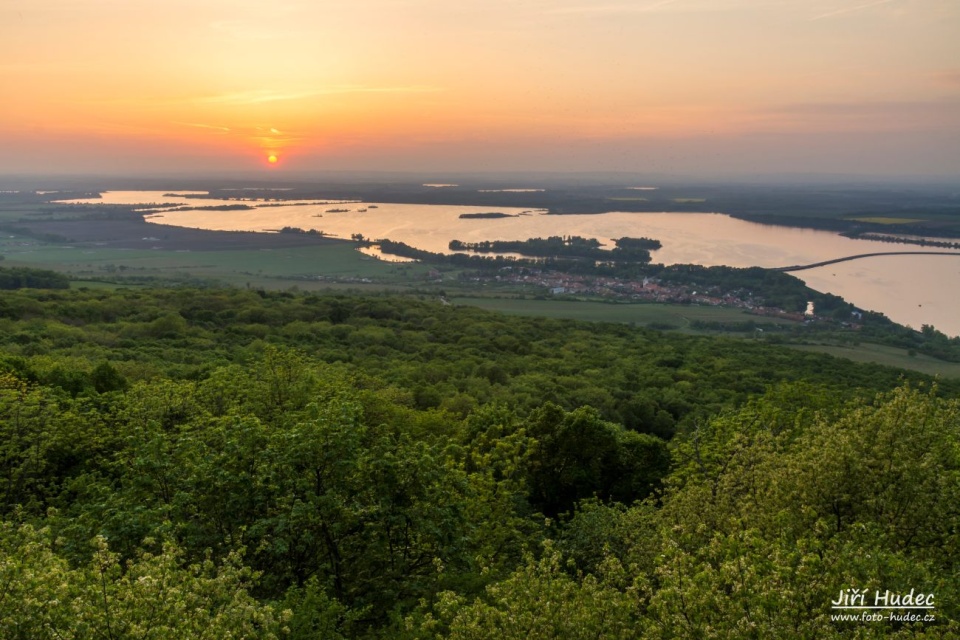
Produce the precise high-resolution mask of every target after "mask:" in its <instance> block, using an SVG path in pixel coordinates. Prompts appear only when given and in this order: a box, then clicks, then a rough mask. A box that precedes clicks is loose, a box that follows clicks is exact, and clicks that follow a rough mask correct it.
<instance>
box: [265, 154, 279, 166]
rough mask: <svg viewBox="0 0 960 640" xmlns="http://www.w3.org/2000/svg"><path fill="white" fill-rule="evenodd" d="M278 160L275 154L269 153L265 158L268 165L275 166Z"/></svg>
mask: <svg viewBox="0 0 960 640" xmlns="http://www.w3.org/2000/svg"><path fill="white" fill-rule="evenodd" d="M279 160H280V158H278V157H277V155H276V154H275V153H271V154H270V155H268V156H267V162H269V163H270V164H277V162H278V161H279Z"/></svg>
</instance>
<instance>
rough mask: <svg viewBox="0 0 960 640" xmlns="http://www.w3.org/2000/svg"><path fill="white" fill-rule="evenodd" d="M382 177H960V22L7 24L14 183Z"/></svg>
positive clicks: (370, 17)
mask: <svg viewBox="0 0 960 640" xmlns="http://www.w3.org/2000/svg"><path fill="white" fill-rule="evenodd" d="M271 155H272V156H274V157H275V159H276V162H275V163H270V162H268V160H267V158H268V157H269V156H271ZM364 170H376V171H416V172H433V171H435V172H503V171H547V172H566V171H570V172H583V171H589V172H633V173H649V174H676V175H739V176H750V175H762V174H770V173H799V174H807V173H817V174H831V173H838V174H839V173H842V174H851V175H863V176H888V175H907V176H945V177H960V2H958V1H957V0H592V1H588V0H2V2H0V172H3V173H5V174H21V173H41V172H51V173H95V172H99V173H150V172H212V173H221V174H222V173H229V172H238V171H263V172H265V175H266V172H274V173H276V174H278V175H283V174H284V172H287V173H289V174H292V173H294V172H313V171H364Z"/></svg>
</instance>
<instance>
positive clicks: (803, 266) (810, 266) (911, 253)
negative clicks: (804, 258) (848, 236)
mask: <svg viewBox="0 0 960 640" xmlns="http://www.w3.org/2000/svg"><path fill="white" fill-rule="evenodd" d="M874 256H960V252H958V251H881V252H878V253H858V254H857V255H855V256H845V257H843V258H834V259H833V260H824V261H823V262H814V263H813V264H795V265H793V266H790V267H773V268H771V269H770V271H803V270H804V269H815V268H817V267H824V266H826V265H828V264H836V263H838V262H848V261H850V260H859V259H860V258H872V257H874Z"/></svg>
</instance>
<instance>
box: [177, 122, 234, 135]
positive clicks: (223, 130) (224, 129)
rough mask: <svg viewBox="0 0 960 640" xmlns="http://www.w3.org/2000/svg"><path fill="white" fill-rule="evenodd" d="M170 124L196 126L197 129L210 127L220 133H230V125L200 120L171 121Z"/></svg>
mask: <svg viewBox="0 0 960 640" xmlns="http://www.w3.org/2000/svg"><path fill="white" fill-rule="evenodd" d="M170 124H176V125H180V126H182V127H194V128H197V129H208V130H210V131H216V132H219V133H230V127H221V126H218V125H214V124H201V123H199V122H171V123H170Z"/></svg>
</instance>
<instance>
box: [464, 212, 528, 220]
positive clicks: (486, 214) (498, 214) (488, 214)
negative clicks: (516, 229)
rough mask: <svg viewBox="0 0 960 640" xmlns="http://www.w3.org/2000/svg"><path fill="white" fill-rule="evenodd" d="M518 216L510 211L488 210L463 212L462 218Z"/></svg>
mask: <svg viewBox="0 0 960 640" xmlns="http://www.w3.org/2000/svg"><path fill="white" fill-rule="evenodd" d="M516 217H517V216H515V215H512V214H509V213H501V212H500V211H488V212H484V213H461V214H460V218H461V219H468V218H488V219H489V218H516Z"/></svg>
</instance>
